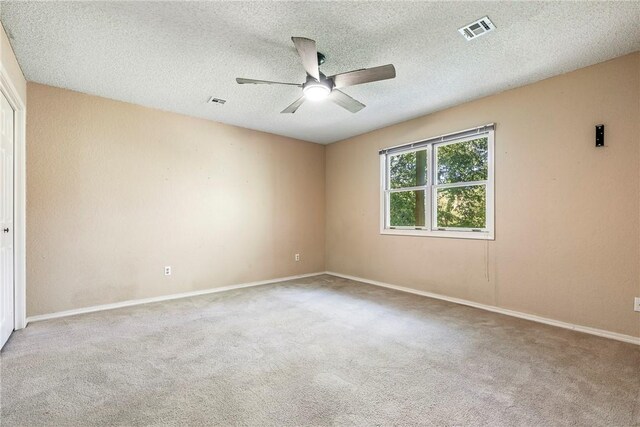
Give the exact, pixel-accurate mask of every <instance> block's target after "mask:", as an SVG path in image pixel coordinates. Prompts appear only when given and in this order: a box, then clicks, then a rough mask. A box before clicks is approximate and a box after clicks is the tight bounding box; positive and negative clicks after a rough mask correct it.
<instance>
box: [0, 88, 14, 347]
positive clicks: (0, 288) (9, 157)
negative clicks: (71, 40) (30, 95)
mask: <svg viewBox="0 0 640 427" xmlns="http://www.w3.org/2000/svg"><path fill="white" fill-rule="evenodd" d="M14 116H15V114H14V110H13V108H12V107H11V104H9V101H8V100H7V98H6V97H5V96H4V95H3V94H1V93H0V296H1V298H0V348H2V346H4V344H5V343H6V342H7V340H8V339H9V336H10V335H11V333H12V332H13V330H14V329H15V311H14V308H15V286H14V265H15V261H14V250H13V248H14V244H13V235H14V231H13V230H14V227H13V213H14V185H13V177H14V161H13V151H14V135H15V120H14Z"/></svg>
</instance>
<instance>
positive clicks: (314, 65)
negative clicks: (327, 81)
mask: <svg viewBox="0 0 640 427" xmlns="http://www.w3.org/2000/svg"><path fill="white" fill-rule="evenodd" d="M291 40H292V41H293V44H294V45H296V50H297V51H298V55H300V59H302V66H303V67H304V69H305V71H306V72H307V74H309V75H310V76H311V77H313V78H314V79H316V80H318V81H319V80H320V70H319V69H318V50H317V49H316V42H315V40H311V39H307V38H304V37H291Z"/></svg>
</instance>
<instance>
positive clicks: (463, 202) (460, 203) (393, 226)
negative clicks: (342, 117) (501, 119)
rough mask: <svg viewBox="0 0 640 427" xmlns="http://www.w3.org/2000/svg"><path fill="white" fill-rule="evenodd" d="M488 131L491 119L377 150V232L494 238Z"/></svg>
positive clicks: (491, 134)
mask: <svg viewBox="0 0 640 427" xmlns="http://www.w3.org/2000/svg"><path fill="white" fill-rule="evenodd" d="M493 135H494V125H492V124H491V125H485V126H482V127H479V128H474V129H469V130H466V131H462V132H456V133H454V134H449V135H444V136H440V137H437V138H430V139H428V140H425V141H420V142H415V143H411V144H406V145H401V146H397V147H392V148H388V149H385V150H382V151H380V168H381V172H382V179H381V197H380V199H381V203H380V205H381V221H380V222H381V224H380V232H381V233H383V234H406V235H424V236H437V237H459V238H467V239H493V228H494V224H493Z"/></svg>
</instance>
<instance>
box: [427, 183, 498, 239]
mask: <svg viewBox="0 0 640 427" xmlns="http://www.w3.org/2000/svg"><path fill="white" fill-rule="evenodd" d="M436 191H437V193H436V200H437V204H438V206H437V216H436V217H437V219H436V222H437V224H436V227H440V228H445V227H446V228H456V227H458V228H485V227H486V220H487V219H486V205H487V188H486V185H484V184H483V185H470V186H466V187H446V188H438V189H437V190H436Z"/></svg>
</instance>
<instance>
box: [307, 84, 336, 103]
mask: <svg viewBox="0 0 640 427" xmlns="http://www.w3.org/2000/svg"><path fill="white" fill-rule="evenodd" d="M302 91H303V92H304V96H305V98H307V99H308V100H309V101H320V100H322V99H324V98H326V97H327V96H329V94H330V93H331V89H330V88H328V87H327V86H325V85H323V84H311V85H306V86H305V87H304V88H303V89H302Z"/></svg>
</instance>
